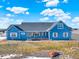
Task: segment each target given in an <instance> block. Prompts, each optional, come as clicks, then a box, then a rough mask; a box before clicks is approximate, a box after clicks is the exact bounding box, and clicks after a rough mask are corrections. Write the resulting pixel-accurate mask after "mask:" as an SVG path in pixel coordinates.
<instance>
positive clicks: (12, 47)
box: [0, 41, 79, 59]
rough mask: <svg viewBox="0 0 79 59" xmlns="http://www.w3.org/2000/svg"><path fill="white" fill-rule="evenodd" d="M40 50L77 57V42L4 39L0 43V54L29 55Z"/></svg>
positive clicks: (78, 54)
mask: <svg viewBox="0 0 79 59" xmlns="http://www.w3.org/2000/svg"><path fill="white" fill-rule="evenodd" d="M42 50H49V51H50V50H57V51H62V52H64V54H67V55H70V56H72V57H74V58H75V59H79V42H77V41H42V42H22V41H5V42H2V43H1V44H0V54H7V53H8V54H11V53H16V54H19V53H22V54H26V55H29V54H31V53H33V52H37V51H42Z"/></svg>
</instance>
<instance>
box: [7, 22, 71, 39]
mask: <svg viewBox="0 0 79 59" xmlns="http://www.w3.org/2000/svg"><path fill="white" fill-rule="evenodd" d="M58 23H62V24H63V25H64V27H63V29H58V28H57V24H58ZM58 23H57V24H56V25H55V26H54V27H52V28H51V29H50V30H49V31H48V32H46V33H45V32H39V33H40V35H39V36H38V35H35V36H33V35H32V36H29V35H28V34H29V32H24V31H23V30H21V29H20V28H17V27H16V26H14V25H11V26H10V27H9V28H8V29H7V32H6V33H7V40H30V39H49V40H69V39H71V35H72V33H71V28H69V27H68V26H66V25H65V24H64V23H63V22H58ZM11 32H16V33H17V37H11V36H10V33H11ZM54 32H56V33H58V37H53V33H54ZM64 32H68V37H63V33H64Z"/></svg>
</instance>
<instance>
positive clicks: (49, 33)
mask: <svg viewBox="0 0 79 59" xmlns="http://www.w3.org/2000/svg"><path fill="white" fill-rule="evenodd" d="M48 38H49V40H51V39H50V32H48Z"/></svg>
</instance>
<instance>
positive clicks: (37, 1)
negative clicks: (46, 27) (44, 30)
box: [0, 0, 79, 28]
mask: <svg viewBox="0 0 79 59" xmlns="http://www.w3.org/2000/svg"><path fill="white" fill-rule="evenodd" d="M59 20H62V21H63V22H65V23H66V24H67V25H68V26H70V27H73V28H79V0H16V1H15V0H0V24H1V25H0V28H7V27H8V26H9V25H11V24H20V23H22V22H53V21H59Z"/></svg>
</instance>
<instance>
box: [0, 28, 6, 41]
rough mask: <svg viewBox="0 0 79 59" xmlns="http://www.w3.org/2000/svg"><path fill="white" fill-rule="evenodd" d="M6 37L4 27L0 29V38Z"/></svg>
mask: <svg viewBox="0 0 79 59" xmlns="http://www.w3.org/2000/svg"><path fill="white" fill-rule="evenodd" d="M3 39H6V29H0V40H3Z"/></svg>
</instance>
